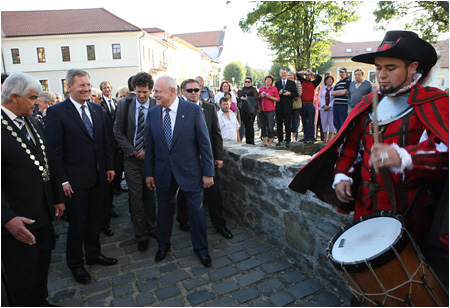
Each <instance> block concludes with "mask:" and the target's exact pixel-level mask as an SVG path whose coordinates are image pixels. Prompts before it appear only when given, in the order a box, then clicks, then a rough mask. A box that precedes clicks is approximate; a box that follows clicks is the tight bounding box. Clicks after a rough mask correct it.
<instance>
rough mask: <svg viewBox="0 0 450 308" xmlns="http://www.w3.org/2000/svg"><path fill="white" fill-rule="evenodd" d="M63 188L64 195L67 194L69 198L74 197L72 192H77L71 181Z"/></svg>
mask: <svg viewBox="0 0 450 308" xmlns="http://www.w3.org/2000/svg"><path fill="white" fill-rule="evenodd" d="M63 190H64V195H66V197H68V198H72V194H74V193H75V192H74V191H73V189H72V186H71V185H70V183H66V184H64V185H63Z"/></svg>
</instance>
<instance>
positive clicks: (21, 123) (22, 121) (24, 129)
mask: <svg viewBox="0 0 450 308" xmlns="http://www.w3.org/2000/svg"><path fill="white" fill-rule="evenodd" d="M14 121H16V122H17V123H18V124H19V129H20V131H21V132H22V133H23V135H24V136H26V137H27V139H28V140H30V138H31V136H30V133H29V132H28V130H27V127H26V126H25V119H24V118H23V117H16V118H15V119H14Z"/></svg>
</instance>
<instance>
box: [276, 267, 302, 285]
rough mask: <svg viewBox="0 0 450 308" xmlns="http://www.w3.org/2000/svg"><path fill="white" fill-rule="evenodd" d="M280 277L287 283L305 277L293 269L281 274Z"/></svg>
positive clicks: (292, 282) (295, 281) (298, 280)
mask: <svg viewBox="0 0 450 308" xmlns="http://www.w3.org/2000/svg"><path fill="white" fill-rule="evenodd" d="M281 278H283V279H284V280H285V281H286V283H288V284H294V283H297V282H300V281H303V280H305V279H306V278H307V277H306V276H305V275H303V274H302V273H300V272H299V271H297V270H294V271H292V272H289V273H284V274H283V275H281Z"/></svg>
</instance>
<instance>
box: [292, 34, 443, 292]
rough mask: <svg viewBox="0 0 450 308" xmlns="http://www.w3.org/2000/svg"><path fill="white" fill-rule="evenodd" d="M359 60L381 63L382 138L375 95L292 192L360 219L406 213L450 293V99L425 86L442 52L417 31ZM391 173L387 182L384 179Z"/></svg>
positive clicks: (388, 38)
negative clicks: (309, 194)
mask: <svg viewBox="0 0 450 308" xmlns="http://www.w3.org/2000/svg"><path fill="white" fill-rule="evenodd" d="M352 60H353V61H356V62H363V63H370V64H375V67H376V76H377V79H378V84H379V93H378V101H379V103H378V108H377V111H378V112H377V113H378V125H379V139H380V138H381V140H379V143H378V144H374V137H373V123H372V122H373V118H374V117H373V110H372V102H373V94H369V95H367V96H365V97H363V99H362V101H361V102H360V103H359V104H358V105H357V106H356V107H355V108H354V109H353V110H352V112H351V113H350V114H349V116H348V118H347V120H346V121H345V123H344V126H343V127H342V129H341V130H340V131H339V132H338V134H337V135H336V137H335V138H334V139H333V140H332V141H331V142H330V143H329V144H328V145H327V146H326V147H325V148H323V149H322V151H321V152H320V153H319V154H318V155H316V156H315V157H314V158H313V159H312V160H311V161H310V162H309V163H308V164H307V165H306V166H305V167H304V168H302V169H301V170H300V171H299V172H298V174H297V175H296V176H295V177H294V179H293V180H292V182H291V184H290V185H289V187H290V188H291V189H292V190H294V191H297V192H300V193H305V192H306V191H307V190H308V189H309V190H311V191H312V192H314V193H315V194H316V195H317V196H318V197H319V198H320V199H321V200H322V201H325V202H327V203H330V204H332V205H334V206H336V207H337V208H338V210H339V211H340V212H342V213H349V212H350V211H354V218H355V219H358V218H359V217H362V216H365V215H368V214H371V213H376V212H380V211H391V210H394V211H396V212H398V213H399V214H401V215H403V216H404V218H405V222H406V227H407V229H408V230H409V231H410V232H411V233H412V235H413V237H414V238H415V240H416V241H417V243H418V245H419V247H420V248H421V250H422V252H423V253H424V255H425V257H426V259H427V261H428V262H429V263H430V264H431V265H432V267H433V269H434V270H435V272H436V273H437V274H438V276H439V278H440V279H441V280H442V282H443V283H444V284H445V285H446V286H447V289H448V157H449V155H448V139H449V137H448V129H449V124H448V120H449V113H448V108H449V96H448V94H447V93H446V92H444V91H441V90H439V89H437V88H432V87H424V86H423V84H424V83H425V81H426V79H427V77H429V75H430V70H431V68H432V67H433V66H434V65H435V64H436V61H437V54H436V51H435V49H434V48H433V46H432V45H430V44H429V43H427V42H426V41H424V40H422V39H420V38H419V37H418V36H417V34H415V33H413V32H409V31H389V32H387V33H386V35H385V37H384V39H383V41H382V43H381V45H380V46H379V47H378V49H377V51H376V52H372V53H367V54H361V55H358V56H355V57H353V58H352ZM383 168H384V169H387V172H386V173H387V177H383V178H382V174H381V173H382V172H379V171H380V170H381V169H383ZM386 173H385V174H386ZM327 175H328V176H327ZM383 179H384V180H383ZM389 182H390V183H389ZM443 192H444V193H443ZM443 195H444V197H442V196H443ZM440 200H441V202H439V201H440ZM442 200H444V201H443V202H442ZM445 200H446V201H445ZM439 204H441V205H442V206H439V207H438V205H439ZM437 207H438V209H436V208H437ZM435 213H439V215H435ZM441 213H442V214H441ZM435 216H437V217H435ZM433 219H434V220H433ZM430 233H432V234H433V235H434V236H430ZM430 239H431V241H430ZM441 266H443V267H444V268H440V267H441Z"/></svg>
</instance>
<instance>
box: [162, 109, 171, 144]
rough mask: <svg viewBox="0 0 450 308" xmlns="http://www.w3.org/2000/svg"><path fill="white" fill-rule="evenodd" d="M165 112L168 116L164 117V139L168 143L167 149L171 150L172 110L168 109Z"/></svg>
mask: <svg viewBox="0 0 450 308" xmlns="http://www.w3.org/2000/svg"><path fill="white" fill-rule="evenodd" d="M165 111H166V114H165V115H164V137H165V139H166V142H167V147H168V148H169V150H170V148H171V147H172V124H171V121H170V115H169V112H170V108H167V109H166V110H165Z"/></svg>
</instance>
